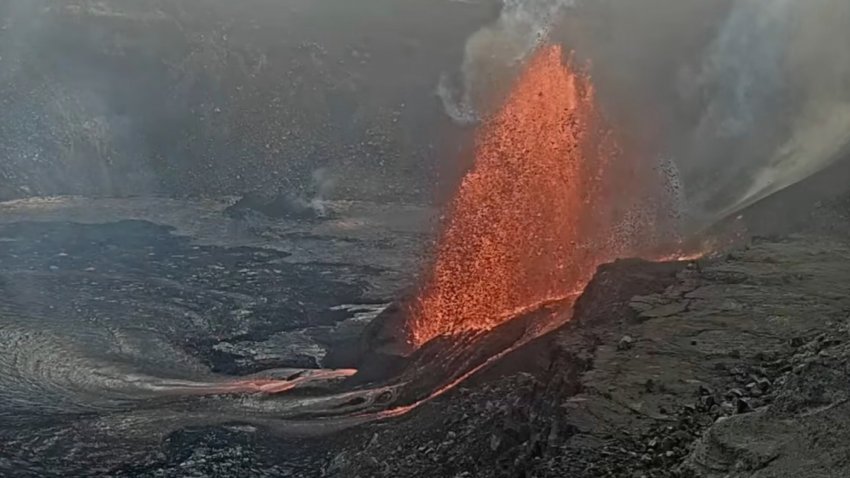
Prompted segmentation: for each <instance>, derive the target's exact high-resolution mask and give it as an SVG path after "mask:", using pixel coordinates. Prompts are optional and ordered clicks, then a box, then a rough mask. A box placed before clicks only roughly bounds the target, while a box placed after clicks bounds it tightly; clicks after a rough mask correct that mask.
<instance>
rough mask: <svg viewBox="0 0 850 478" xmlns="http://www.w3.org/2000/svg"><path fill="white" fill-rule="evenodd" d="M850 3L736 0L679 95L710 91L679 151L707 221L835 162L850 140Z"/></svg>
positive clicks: (700, 217) (696, 209)
mask: <svg viewBox="0 0 850 478" xmlns="http://www.w3.org/2000/svg"><path fill="white" fill-rule="evenodd" d="M848 28H850V3H848V2H844V1H839V0H819V1H813V2H798V1H794V0H774V1H770V2H763V1H741V2H738V3H736V4H735V5H734V7H733V9H732V10H731V11H730V13H729V15H728V17H727V19H726V20H725V22H724V23H723V25H722V27H721V28H720V30H719V33H718V35H717V37H716V38H715V39H714V40H713V41H712V42H711V43H710V45H709V46H708V47H707V49H706V54H705V56H704V58H703V60H702V64H701V66H700V70H699V71H698V74H697V75H696V76H693V77H691V78H687V77H688V75H687V74H684V75H683V78H685V79H684V80H683V81H682V88H681V91H682V93H683V99H684V100H685V101H689V100H690V101H693V99H694V97H695V96H698V95H703V97H705V95H706V94H708V95H707V97H708V100H707V101H706V102H705V103H704V104H705V107H704V109H703V112H702V115H701V116H700V118H699V121H698V123H697V124H696V127H695V128H694V129H693V131H692V132H691V133H690V144H689V145H688V147H687V148H686V149H685V150H684V152H683V154H682V155H681V156H680V157H679V161H680V163H681V164H682V165H683V169H684V170H685V171H686V181H687V182H688V185H689V186H690V190H689V196H690V200H691V205H692V207H693V208H694V212H695V214H696V215H697V216H698V220H699V221H701V222H711V221H713V220H717V219H719V218H721V217H723V216H726V215H729V214H733V213H735V212H736V211H738V210H741V209H742V208H744V207H746V206H748V205H750V204H752V203H754V202H756V201H758V200H760V199H762V198H764V197H766V196H768V195H770V194H772V193H774V192H776V191H779V190H781V189H783V188H785V187H787V186H790V185H792V184H794V183H796V182H798V181H800V180H802V179H805V178H806V177H808V176H810V175H811V174H813V173H816V172H818V171H820V170H821V169H823V168H824V167H826V166H828V165H829V164H831V162H833V161H835V160H836V159H838V158H840V153H841V152H842V149H843V148H844V147H845V146H846V145H847V144H848V141H850V84H848V81H849V80H850V57H848V54H847V52H846V50H845V48H844V47H843V46H840V45H844V46H846V45H848V44H850V33H848V31H849V30H848Z"/></svg>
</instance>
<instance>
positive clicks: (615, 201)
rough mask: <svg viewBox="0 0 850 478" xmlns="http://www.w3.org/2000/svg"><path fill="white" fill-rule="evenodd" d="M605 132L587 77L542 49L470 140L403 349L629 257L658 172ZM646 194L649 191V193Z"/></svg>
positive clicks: (645, 236) (492, 322)
mask: <svg viewBox="0 0 850 478" xmlns="http://www.w3.org/2000/svg"><path fill="white" fill-rule="evenodd" d="M637 166H638V165H637V164H636V162H635V161H634V160H633V159H632V158H630V157H628V156H627V155H626V154H625V153H624V152H623V150H622V149H621V148H620V146H619V144H618V142H617V140H616V139H615V138H614V134H613V133H612V132H611V130H610V129H609V128H608V127H606V126H605V121H604V119H603V118H602V116H601V115H600V113H599V111H598V108H597V107H596V103H595V92H594V88H593V86H592V83H591V80H590V77H589V76H588V75H587V74H585V73H583V72H581V71H578V70H576V69H575V68H574V67H573V65H572V62H571V61H566V62H565V61H564V60H563V52H562V50H561V48H560V47H558V46H544V47H541V49H540V50H538V51H537V52H536V53H535V55H534V56H533V57H532V58H531V59H530V60H529V62H528V64H527V65H526V66H525V68H524V71H523V73H522V74H521V75H520V76H519V78H518V80H517V82H516V83H515V85H514V87H513V89H512V91H511V93H510V94H509V95H508V98H507V100H506V101H505V103H504V104H503V106H502V107H501V108H500V109H499V110H498V111H497V112H496V113H495V114H494V115H493V116H492V117H491V118H489V119H488V120H486V121H485V122H484V124H483V125H482V128H481V129H480V131H479V132H478V135H477V136H476V142H475V161H474V164H473V166H472V168H471V170H470V171H469V172H468V173H467V174H466V176H465V177H464V178H463V180H462V182H461V183H460V185H459V189H458V191H457V193H456V195H455V197H454V199H453V200H452V201H451V203H450V204H449V205H448V209H447V210H446V214H445V216H444V217H445V218H446V222H445V223H444V224H443V230H442V234H441V237H440V238H439V241H438V243H437V244H438V245H437V250H436V258H435V261H434V263H433V266H432V269H431V271H430V274H429V275H428V276H426V280H425V282H424V285H423V287H422V289H421V290H420V293H419V296H418V298H417V300H415V301H414V303H413V304H412V305H411V307H410V311H409V320H408V326H409V341H410V342H411V343H412V345H413V346H415V347H419V346H421V345H423V344H424V343H426V342H428V341H429V340H431V339H433V338H435V337H438V336H446V335H456V334H459V333H464V332H470V331H484V330H489V329H492V328H494V327H496V326H498V325H500V324H501V323H503V322H505V321H506V320H509V319H510V318H512V317H514V316H516V315H517V314H519V313H521V312H522V311H525V310H529V309H534V308H536V307H538V306H539V305H541V304H543V303H546V302H548V301H552V300H558V299H562V298H564V297H567V296H570V295H574V294H576V293H578V292H580V291H581V290H582V289H583V288H584V286H585V285H586V284H587V282H588V281H589V280H590V279H591V277H592V275H593V273H594V271H595V270H596V267H597V266H598V265H599V264H601V263H603V262H607V261H611V260H613V259H616V258H617V257H622V256H623V255H632V256H635V255H639V254H640V249H641V247H642V246H643V245H648V244H652V243H654V242H655V240H656V239H657V237H655V236H657V235H658V233H659V230H660V226H661V225H662V222H663V217H662V216H663V214H661V213H660V211H661V209H663V207H662V203H663V202H664V201H659V200H658V195H657V194H656V193H657V191H658V188H657V187H653V186H657V181H656V179H657V178H658V176H659V175H658V174H657V169H655V168H651V167H643V168H638V167H637ZM653 191H655V192H653Z"/></svg>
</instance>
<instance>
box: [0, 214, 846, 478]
mask: <svg viewBox="0 0 850 478" xmlns="http://www.w3.org/2000/svg"><path fill="white" fill-rule="evenodd" d="M157 201H159V202H157ZM226 204H228V203H226V202H220V203H215V204H214V205H211V204H210V203H205V204H200V203H185V202H183V203H179V202H174V201H171V200H96V201H92V200H83V199H73V198H65V199H54V200H38V201H32V200H31V201H24V202H18V203H6V204H4V205H3V208H4V213H5V214H4V221H3V222H2V224H0V230H2V237H3V241H2V253H3V261H2V264H3V270H2V277H3V282H2V284H3V289H4V296H3V300H2V304H3V309H2V320H3V325H4V328H3V330H5V331H6V332H4V333H6V334H7V337H9V335H8V333H9V331H10V330H12V331H13V332H14V330H15V329H16V328H17V329H21V328H26V327H31V328H37V327H39V328H42V329H39V330H41V331H43V329H44V328H46V329H48V330H52V331H53V332H54V333H55V336H58V337H62V342H63V343H62V344H58V343H50V342H48V345H47V346H42V348H35V350H36V351H41V353H43V355H42V356H41V357H42V359H43V360H45V361H50V360H54V361H55V364H56V365H61V364H63V363H68V364H70V365H71V366H73V367H77V370H78V371H81V372H82V373H85V372H86V369H85V367H88V366H90V365H91V363H90V362H88V361H86V360H89V359H91V360H94V359H99V360H100V359H104V360H110V361H113V362H115V363H121V361H125V362H126V361H130V362H131V363H132V362H133V361H135V363H134V365H136V366H138V367H140V368H141V369H143V370H147V371H149V372H151V373H160V374H162V373H164V371H166V370H167V371H168V373H169V374H170V375H169V376H191V377H194V376H197V375H201V376H205V377H206V376H215V377H220V376H224V375H227V374H233V375H244V374H246V373H249V372H252V371H256V370H260V369H265V368H274V367H315V366H316V364H317V363H318V364H322V359H323V357H324V354H325V353H326V352H327V350H329V349H333V348H334V347H336V346H345V344H346V343H350V342H346V341H351V340H355V339H356V338H358V337H359V334H360V333H362V331H363V327H364V326H365V324H366V323H368V322H369V321H370V320H371V318H372V317H375V315H376V314H377V311H379V310H381V307H382V305H381V304H385V303H386V302H389V301H391V300H392V299H393V298H394V297H397V296H398V294H400V293H401V291H402V290H404V289H405V288H406V287H407V286H409V284H410V283H411V281H412V280H413V274H410V272H409V271H411V270H414V269H411V263H410V262H408V259H409V258H411V257H416V256H417V255H418V254H419V253H420V252H418V251H420V250H421V247H422V240H423V238H424V237H425V234H423V232H422V229H418V230H417V229H416V227H414V226H413V224H415V223H418V224H420V225H421V224H423V223H425V222H426V221H425V220H424V219H423V218H425V217H427V215H428V212H427V211H423V210H419V209H416V210H415V211H418V214H421V216H420V218H419V219H417V220H412V219H411V216H412V213H413V212H414V209H410V210H407V211H404V212H403V213H402V214H398V210H399V208H395V212H393V208H383V207H379V206H376V205H366V204H354V203H352V204H347V205H342V204H338V205H337V206H336V207H337V211H338V213H337V214H335V215H334V218H333V219H328V220H325V221H322V220H317V221H312V222H311V221H308V222H292V221H286V220H277V221H271V220H265V219H262V218H254V219H252V220H251V222H250V223H246V222H245V220H244V219H239V220H235V219H232V218H229V216H227V215H226V214H225V213H224V209H225V206H226ZM844 205H845V204H844V203H842V202H838V203H833V204H828V205H823V206H821V207H819V208H816V209H815V210H814V212H813V213H812V214H811V215H810V217H809V219H810V220H812V221H815V223H813V224H817V225H819V226H818V227H814V226H810V227H807V229H808V230H809V231H810V234H808V235H800V234H784V235H782V236H777V237H762V238H757V239H754V240H752V241H751V242H750V243H749V244H747V245H744V246H741V247H739V248H737V249H734V250H732V251H730V252H729V253H728V254H726V255H724V256H722V257H719V258H714V259H708V260H703V261H700V262H697V263H678V264H652V263H646V262H641V261H620V262H617V263H615V264H612V265H607V266H604V267H602V268H601V269H600V271H599V272H598V274H597V276H596V277H595V279H594V281H593V282H592V283H591V285H590V286H589V287H588V289H587V291H586V292H585V294H584V295H583V296H582V297H581V299H580V300H579V302H578V304H577V306H576V315H575V318H574V320H573V321H572V322H570V323H569V324H568V325H567V326H566V327H564V328H563V329H562V330H559V331H558V332H556V333H553V334H550V335H549V336H546V337H543V338H541V339H538V340H537V341H535V342H533V343H531V344H529V345H527V346H525V347H523V348H521V349H520V350H517V351H515V352H513V353H512V354H510V355H509V356H508V357H506V358H505V359H503V360H501V361H500V362H498V363H497V364H496V365H495V366H493V367H491V368H489V369H487V370H485V371H483V372H481V373H479V374H477V375H476V376H475V377H473V378H472V379H470V380H468V381H467V382H465V383H464V384H462V385H461V386H460V387H459V388H457V389H455V390H453V391H451V392H449V393H447V394H445V395H443V396H441V397H439V398H437V399H435V400H433V401H431V402H428V403H426V404H424V405H423V406H421V407H420V408H418V409H415V410H413V411H412V412H410V413H409V414H407V415H404V416H402V417H399V418H395V419H389V420H385V421H378V422H372V423H367V424H365V425H361V426H359V427H354V428H350V429H347V430H342V431H335V432H334V433H330V434H320V435H319V436H305V435H304V434H303V433H297V434H292V433H290V432H288V431H287V430H285V429H280V428H279V427H275V426H274V425H273V424H271V423H269V424H268V426H264V425H263V424H262V423H256V422H252V423H250V424H246V422H245V421H240V420H238V419H233V420H231V421H230V422H228V423H219V424H212V423H206V422H204V421H203V420H199V421H198V422H197V423H195V424H193V423H192V420H191V419H187V421H186V422H185V423H183V422H180V423H179V424H178V426H175V427H173V429H170V428H168V427H166V428H164V433H163V434H161V435H157V434H152V435H151V437H153V438H151V437H147V438H145V439H141V438H139V437H132V433H129V435H128V436H130V437H131V438H126V439H122V438H120V437H121V436H122V435H121V433H118V432H116V430H115V428H116V427H117V428H118V429H123V428H124V427H126V428H127V430H132V429H133V427H135V426H138V427H139V429H144V426H143V422H140V421H138V420H144V419H145V417H146V416H148V415H145V414H136V415H127V418H125V419H121V420H123V421H121V420H118V421H116V420H117V418H112V419H110V418H108V416H109V414H113V416H114V417H120V416H121V415H120V413H121V411H120V410H121V409H120V406H116V405H115V404H114V403H112V402H109V401H107V400H106V399H105V398H102V397H101V398H97V397H96V396H93V397H94V398H92V402H91V403H92V404H93V405H91V407H92V408H91V409H90V410H80V409H79V408H75V407H77V406H78V405H79V403H78V402H77V401H75V399H76V397H71V398H69V399H66V400H65V401H62V400H59V401H58V402H57V401H55V400H53V397H61V396H63V395H62V393H63V391H62V389H61V388H51V387H47V388H41V389H40V388H39V386H40V385H39V384H38V383H34V382H32V381H29V382H26V384H27V385H26V386H25V387H23V388H21V387H20V384H19V383H17V385H16V382H15V377H18V379H20V378H21V377H25V378H26V375H25V374H24V372H28V371H30V372H31V371H33V370H35V371H40V373H42V374H43V375H41V376H36V377H35V378H40V379H43V380H48V381H49V380H53V381H55V383H56V384H57V385H62V384H63V383H66V382H63V381H62V379H63V377H64V376H63V375H62V374H61V373H59V372H57V371H54V372H50V371H45V369H46V367H41V368H39V367H34V368H23V372H21V363H24V364H26V363H29V362H27V361H26V360H25V359H26V357H25V356H23V355H21V354H20V353H19V351H18V355H14V353H13V354H12V356H13V357H17V359H16V360H13V361H8V360H7V361H5V362H0V363H2V365H3V367H6V368H5V369H4V374H5V376H4V378H3V380H5V381H6V382H5V383H6V386H5V390H6V391H5V392H4V393H6V394H7V395H8V394H9V393H13V392H14V391H15V390H18V391H19V392H20V391H21V390H24V391H27V390H30V392H32V393H36V392H38V393H41V394H42V396H43V397H44V400H41V401H40V400H39V399H38V398H36V399H32V400H30V401H26V400H21V397H20V396H14V395H12V396H8V397H6V400H4V403H5V404H6V405H5V407H6V409H5V410H4V411H2V412H0V420H2V421H3V422H4V425H3V426H2V427H0V434H2V436H3V441H4V447H3V448H2V450H0V470H2V474H4V476H50V475H58V476H61V475H65V476H67V475H69V474H70V475H73V476H77V475H101V476H150V477H155V476H175V477H177V476H181V477H182V476H270V477H271V476H305V477H312V476H316V477H319V476H339V477H355V476H360V477H370V476H387V477H402V476H410V477H414V476H425V475H431V476H449V477H460V476H467V477H478V476H482V477H486V476H539V477H548V476H551V477H563V476H571V477H572V476H575V477H608V476H610V477H640V476H647V477H654V476H698V477H726V476H732V477H767V476H806V477H810V476H811V477H819V476H824V477H831V476H836V477H838V476H847V474H848V472H850V461H848V459H847V456H850V455H849V454H848V451H850V437H848V436H847V433H846V430H847V427H846V424H847V422H848V419H850V410H848V390H850V389H848V388H847V380H848V377H849V376H850V370H848V369H847V367H848V363H850V348H848V338H849V337H848V333H850V328H848V325H847V319H848V313H849V312H850V298H848V296H847V293H846V284H847V283H848V280H850V260H848V259H850V243H848V241H847V236H846V234H844V232H843V231H844V229H843V228H842V227H841V226H840V223H839V222H837V221H838V220H839V219H841V218H842V217H843V216H842V214H844V213H843V212H842V211H845V210H846V208H844ZM402 209H403V208H402ZM181 214H183V215H185V216H181ZM57 217H61V218H64V220H63V221H60V222H57V221H56V218H57ZM184 217H185V218H188V217H192V218H194V220H183V219H184ZM118 218H123V219H128V220H129V221H123V220H122V221H118ZM827 219H828V220H827ZM845 219H846V218H845ZM170 221H178V222H180V223H181V225H182V226H181V227H182V228H177V229H175V230H169V229H168V228H167V227H166V226H167V225H168V224H169V223H170ZM238 225H241V226H238ZM237 226H238V227H237ZM240 227H241V228H240ZM217 228H223V229H222V230H219V229H217ZM227 230H229V231H230V233H229V234H225V233H222V231H227ZM296 233H297V234H296ZM379 239H381V240H379ZM216 241H217V242H219V243H220V244H222V245H218V246H216V245H213V243H214V242H216ZM311 241H320V242H321V241H324V242H322V244H323V245H324V247H323V249H322V250H324V251H325V253H324V254H326V255H327V256H326V257H325V258H324V259H322V258H320V257H317V256H315V255H314V254H313V253H314V252H315V251H316V250H318V249H316V248H315V246H316V243H315V242H311ZM387 241H388V242H387ZM225 243H226V245H227V247H225V246H224V245H223V244H225ZM302 247H303V250H302ZM285 250H288V251H289V252H285ZM311 251H313V252H311ZM366 263H368V264H371V265H370V266H369V267H366V265H365V264H366ZM404 271H407V272H404ZM47 286H49V288H48V287H47ZM44 291H49V292H50V293H49V294H48V293H44ZM65 291H66V292H65ZM364 303H365V304H373V306H374V307H373V308H371V309H369V308H364V309H358V308H352V307H345V308H340V307H337V306H339V305H344V304H355V305H356V304H364ZM358 313H360V314H358ZM51 324H52V325H51ZM10 327H11V328H10ZM100 330H108V331H109V333H108V334H101V333H100V332H98V331H100ZM18 336H20V333H19V335H18ZM32 336H33V335H32V333H31V334H30V335H29V336H28V337H32ZM16 337H17V336H16ZM33 340H35V339H33ZM87 340H93V341H94V342H86V341H87ZM74 342H80V343H83V344H85V343H96V344H111V347H113V348H112V349H109V350H95V351H94V352H92V350H91V349H89V352H90V353H89V355H88V356H87V357H86V360H83V359H81V358H78V357H75V356H74V355H73V354H65V355H62V354H50V353H45V350H49V346H57V345H61V346H62V347H64V346H66V345H68V344H69V343H74ZM8 343H9V342H8V340H7V345H6V348H7V350H5V352H4V354H5V355H6V356H7V357H8V354H9V353H10V349H9V345H8ZM21 343H23V344H24V345H26V344H28V343H29V342H21ZM36 343H42V342H38V341H37V340H36ZM28 350H29V349H28ZM63 350H64V349H63ZM68 350H74V349H72V348H68ZM11 351H12V352H15V351H14V347H12V349H11ZM21 357H23V359H21ZM57 357H58V358H57ZM95 363H99V362H95ZM110 363H112V362H110ZM10 364H11V365H10ZM48 365H51V364H49V363H48ZM10 366H11V367H12V368H11V369H9V367H10ZM15 367H18V368H15ZM69 368H70V367H69ZM10 370H11V372H10ZM58 370H60V371H61V370H62V367H58ZM93 370H95V371H97V370H98V369H97V367H95V368H94V369H93ZM89 372H91V370H89ZM104 373H106V372H104ZM68 376H70V377H72V378H74V377H77V378H79V377H80V376H81V374H77V373H74V374H69V375H68ZM10 377H11V378H10ZM32 378H33V377H29V379H30V380H32ZM10 380H11V382H10ZM83 381H84V382H85V380H83ZM10 383H11V384H12V386H10V385H9V384H10ZM69 383H71V384H76V383H77V382H75V381H73V380H72V381H71V382H69ZM85 383H88V382H85ZM41 385H43V384H41ZM27 386H28V387H32V388H31V389H28V388H26V387H27ZM16 387H17V388H16ZM57 390H58V391H57ZM86 390H88V389H86ZM51 394H52V395H51ZM84 397H86V395H84ZM107 398H109V399H110V400H111V399H114V398H115V397H111V396H110V397H107ZM50 400H53V401H52V403H53V407H52V408H51V407H47V406H46V405H45V403H47V402H48V401H50ZM98 400H101V401H98ZM215 400H216V399H212V401H209V400H208V401H203V400H202V401H200V402H197V404H196V405H193V406H201V407H206V408H209V407H210V406H211V405H209V403H213V404H214V403H215ZM66 402H67V403H66ZM236 403H238V402H236ZM10 404H11V408H10ZM151 406H153V407H154V408H150V407H151ZM62 407H65V408H64V409H63V408H62ZM99 407H100V408H99ZM110 407H113V408H110ZM115 407H118V409H117V410H118V411H115V410H116V409H115ZM145 407H147V408H148V409H150V410H152V411H155V410H156V405H155V403H154V405H151V404H150V403H148V404H147V405H145ZM213 409H214V408H213ZM104 410H105V411H104ZM109 410H113V411H109ZM164 410H169V411H172V412H173V409H164ZM191 410H192V409H185V410H184V411H183V412H182V413H186V414H187V416H189V415H191V414H192V413H193V412H192V411H191ZM101 413H106V414H107V415H105V416H106V418H104V419H103V420H100V421H98V420H95V419H94V418H92V417H96V416H98V414H101ZM134 420H135V421H134ZM93 423H94V424H98V423H99V424H100V425H97V426H101V427H103V426H107V427H109V428H110V429H109V430H101V431H102V432H103V433H104V435H103V437H110V440H115V441H103V438H102V437H101V436H100V435H98V433H100V432H97V433H95V434H94V435H89V433H91V430H98V428H97V426H95V428H92V427H93V426H94V425H92V424H93ZM134 424H135V425H134ZM116 437H118V438H116ZM122 440H123V441H122ZM83 450H87V451H86V453H82V451H83ZM91 450H95V451H96V452H94V453H92V452H91Z"/></svg>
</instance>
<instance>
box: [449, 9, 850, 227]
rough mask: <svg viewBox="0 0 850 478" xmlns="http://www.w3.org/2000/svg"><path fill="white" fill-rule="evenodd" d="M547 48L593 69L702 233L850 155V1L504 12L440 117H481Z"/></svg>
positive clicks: (613, 111) (472, 54)
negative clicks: (671, 169) (559, 47)
mask: <svg viewBox="0 0 850 478" xmlns="http://www.w3.org/2000/svg"><path fill="white" fill-rule="evenodd" d="M566 7H572V8H566ZM541 41H553V42H559V43H563V44H564V45H565V46H566V47H567V48H568V49H573V50H575V55H576V59H577V60H578V61H581V62H583V61H585V60H589V62H590V64H591V67H590V68H591V73H592V76H593V79H594V82H595V83H596V85H597V87H598V92H599V94H598V96H599V99H600V101H601V103H602V106H603V110H604V111H605V113H606V114H607V115H608V116H609V117H610V118H611V119H612V122H613V123H614V124H615V127H616V128H617V130H618V133H620V136H623V137H625V139H626V141H627V142H628V144H630V145H631V144H635V145H638V147H640V148H641V149H642V150H641V151H640V153H641V154H645V156H646V157H647V158H654V157H658V156H659V155H661V156H663V157H670V158H673V160H674V161H675V167H676V170H677V171H678V175H677V176H678V177H679V178H680V179H681V186H680V187H681V198H682V199H681V203H682V204H683V205H684V206H683V208H684V209H685V211H683V212H684V214H685V216H687V219H688V222H689V223H690V225H691V227H694V228H702V227H705V226H708V225H710V224H712V223H714V222H716V221H719V220H721V219H722V218H723V217H726V216H728V215H730V214H734V213H736V212H737V211H740V210H742V209H743V208H746V207H747V206H749V205H751V204H753V203H754V202H757V201H759V200H760V199H763V198H764V197H766V196H768V195H770V194H772V193H775V192H777V191H779V190H781V189H783V188H785V187H788V186H790V185H792V184H794V183H797V182H799V181H801V180H803V179H805V178H807V177H809V176H810V175H812V174H814V173H816V172H818V171H821V170H823V169H824V168H826V167H827V166H829V165H830V164H832V163H833V162H834V161H836V160H838V159H840V158H841V157H842V154H843V153H844V152H845V151H846V149H847V145H848V143H850V53H848V50H847V45H850V2H847V1H846V0H813V1H806V2H802V1H797V0H771V1H766V0H717V1H712V2H706V1H704V0H640V1H625V0H584V1H579V2H572V1H566V0H564V1H558V0H536V1H535V0H524V1H523V0H505V1H504V5H503V8H502V12H501V15H500V16H499V18H498V19H497V20H496V21H495V22H494V23H492V24H490V25H487V26H485V27H483V28H482V29H480V30H479V31H478V32H476V33H475V34H473V35H472V36H471V37H470V38H469V40H468V41H467V43H466V45H465V51H464V60H463V64H462V65H461V68H460V71H459V73H458V74H457V75H455V76H456V78H454V79H453V78H452V77H451V76H450V75H446V76H444V78H443V79H442V80H441V82H440V85H439V88H438V92H439V93H440V97H441V98H442V99H443V104H444V106H445V111H446V113H447V114H448V115H449V116H451V117H452V118H454V119H455V120H456V121H457V122H459V123H465V124H468V123H471V122H474V121H476V120H477V118H478V117H479V116H480V115H482V114H486V112H487V111H486V110H487V108H488V107H492V106H493V105H495V104H498V98H501V97H503V95H504V92H505V84H508V83H509V81H510V78H512V77H514V76H515V74H516V70H517V66H518V65H519V64H521V63H522V61H523V60H524V59H525V58H527V57H528V55H529V53H530V52H532V51H533V50H534V49H535V47H536V46H537V45H538V44H539V43H540V42H541ZM653 164H654V163H653V162H652V161H651V160H649V159H647V163H646V167H647V168H650V167H654V166H653Z"/></svg>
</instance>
